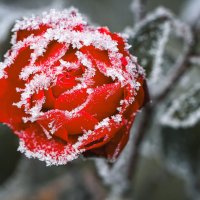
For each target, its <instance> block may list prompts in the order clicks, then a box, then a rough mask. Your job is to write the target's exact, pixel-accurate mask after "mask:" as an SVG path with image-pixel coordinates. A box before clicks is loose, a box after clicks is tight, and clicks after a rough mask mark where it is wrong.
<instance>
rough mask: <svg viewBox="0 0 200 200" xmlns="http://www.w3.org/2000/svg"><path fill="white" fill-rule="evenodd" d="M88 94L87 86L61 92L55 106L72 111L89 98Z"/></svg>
mask: <svg viewBox="0 0 200 200" xmlns="http://www.w3.org/2000/svg"><path fill="white" fill-rule="evenodd" d="M87 97H88V94H87V91H86V89H85V88H82V89H79V90H74V91H73V92H70V93H68V92H66V93H63V94H61V95H60V96H59V97H58V98H57V99H56V102H55V108H57V109H60V110H68V111H71V110H73V109H75V108H76V107H78V106H80V105H81V104H83V103H84V102H85V100H86V99H87Z"/></svg>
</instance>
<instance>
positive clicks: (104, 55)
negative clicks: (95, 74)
mask: <svg viewBox="0 0 200 200" xmlns="http://www.w3.org/2000/svg"><path fill="white" fill-rule="evenodd" d="M80 51H81V52H82V53H84V54H86V55H87V56H90V58H91V59H92V60H94V61H95V60H97V61H100V62H103V63H104V64H106V65H107V66H110V59H109V56H108V51H105V50H100V49H96V48H95V47H94V46H86V47H82V48H81V49H80Z"/></svg>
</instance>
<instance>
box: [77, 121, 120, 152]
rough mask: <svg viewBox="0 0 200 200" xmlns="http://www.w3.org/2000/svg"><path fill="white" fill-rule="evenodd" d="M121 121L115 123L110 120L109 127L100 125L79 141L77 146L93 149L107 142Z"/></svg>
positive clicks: (116, 130) (118, 127)
mask: <svg viewBox="0 0 200 200" xmlns="http://www.w3.org/2000/svg"><path fill="white" fill-rule="evenodd" d="M122 125H123V123H120V124H118V123H115V122H112V121H110V122H109V127H101V128H98V129H96V130H94V131H93V132H92V133H91V134H89V135H88V137H86V139H83V140H82V141H81V144H80V145H79V148H81V149H82V148H83V149H86V150H90V149H95V148H98V147H101V146H103V145H105V144H106V143H108V142H109V141H110V140H112V138H113V137H114V136H115V134H116V133H117V132H118V130H119V129H120V128H121V127H122Z"/></svg>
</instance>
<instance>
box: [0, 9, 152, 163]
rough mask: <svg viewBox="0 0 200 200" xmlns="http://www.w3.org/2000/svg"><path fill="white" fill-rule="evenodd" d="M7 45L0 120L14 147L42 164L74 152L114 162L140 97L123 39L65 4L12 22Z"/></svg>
mask: <svg viewBox="0 0 200 200" xmlns="http://www.w3.org/2000/svg"><path fill="white" fill-rule="evenodd" d="M11 44H12V46H11V49H10V50H9V51H8V52H7V53H6V55H5V59H4V61H3V62H2V63H0V85H1V90H0V102H1V103H0V122H2V123H4V124H7V125H8V126H9V127H10V128H11V129H12V130H13V132H14V133H15V134H16V135H17V136H18V137H19V144H20V146H19V151H21V152H22V153H25V155H26V156H27V157H33V158H38V159H39V160H41V161H45V162H46V164H47V165H61V164H66V163H67V162H68V161H71V160H73V159H75V158H77V157H79V156H80V155H83V156H86V157H88V156H97V157H104V158H107V159H108V160H110V161H114V160H115V159H116V158H117V157H118V156H119V154H120V152H121V151H122V149H123V148H124V146H125V145H126V143H127V141H128V138H129V133H130V129H131V126H132V124H133V121H134V118H135V115H136V113H137V111H138V110H139V109H141V108H142V106H143V105H144V104H145V103H146V102H147V101H148V91H147V88H146V82H145V75H144V70H143V68H142V67H141V66H140V65H139V64H138V63H137V59H136V58H135V57H133V56H132V55H130V53H129V52H128V48H129V47H128V44H127V42H126V39H124V38H123V37H122V36H121V35H120V34H117V33H111V32H110V31H109V29H108V28H105V27H94V26H91V25H88V24H87V23H86V22H85V21H84V20H83V18H82V17H81V15H80V14H79V13H78V11H77V10H76V9H73V8H72V9H69V10H64V11H62V12H58V11H55V10H51V11H50V12H48V13H43V14H42V15H41V16H33V17H31V18H24V19H22V20H21V21H17V22H16V24H15V26H14V28H13V36H12V40H11Z"/></svg>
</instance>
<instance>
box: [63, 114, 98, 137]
mask: <svg viewBox="0 0 200 200" xmlns="http://www.w3.org/2000/svg"><path fill="white" fill-rule="evenodd" d="M65 123H66V128H67V131H68V134H69V135H74V134H81V133H83V131H84V130H86V131H87V130H93V129H94V126H95V125H96V124H97V123H98V120H97V119H96V118H95V117H93V116H92V115H90V114H89V113H87V112H85V111H81V112H79V113H78V114H77V115H74V116H73V117H70V116H69V117H68V119H67V120H66V122H65Z"/></svg>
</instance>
